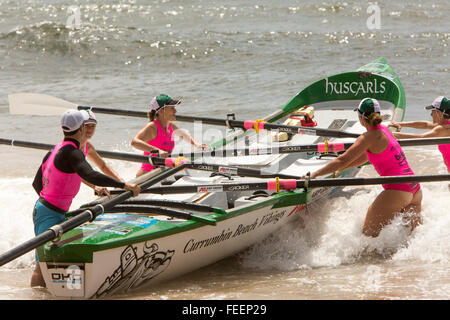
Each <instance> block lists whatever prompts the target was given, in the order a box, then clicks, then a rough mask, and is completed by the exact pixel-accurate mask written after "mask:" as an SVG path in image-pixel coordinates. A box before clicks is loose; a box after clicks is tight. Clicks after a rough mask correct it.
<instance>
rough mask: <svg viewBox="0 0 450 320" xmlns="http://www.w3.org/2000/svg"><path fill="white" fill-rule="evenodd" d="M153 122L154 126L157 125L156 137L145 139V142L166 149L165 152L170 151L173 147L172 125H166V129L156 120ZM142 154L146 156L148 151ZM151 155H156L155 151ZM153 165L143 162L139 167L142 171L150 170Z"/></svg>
mask: <svg viewBox="0 0 450 320" xmlns="http://www.w3.org/2000/svg"><path fill="white" fill-rule="evenodd" d="M153 122H154V123H156V127H157V130H158V131H157V134H156V138H154V139H153V140H150V141H147V143H148V144H149V145H151V146H154V147H156V148H158V149H161V150H164V151H167V152H172V150H173V148H174V147H175V141H174V137H173V130H172V127H171V126H170V124H169V126H168V127H167V131H166V130H164V128H163V127H162V126H161V124H160V123H159V122H158V120H153ZM144 155H146V156H148V155H150V152H147V151H145V152H144ZM152 156H157V153H153V154H152ZM153 168H154V166H152V165H151V164H149V163H143V164H142V166H141V169H142V170H143V171H151V170H153Z"/></svg>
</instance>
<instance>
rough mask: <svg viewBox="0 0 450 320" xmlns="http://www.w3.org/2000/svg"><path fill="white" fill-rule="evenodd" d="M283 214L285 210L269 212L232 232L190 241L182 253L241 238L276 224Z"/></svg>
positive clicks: (230, 230) (222, 232)
mask: <svg viewBox="0 0 450 320" xmlns="http://www.w3.org/2000/svg"><path fill="white" fill-rule="evenodd" d="M285 214H286V210H282V211H271V212H269V213H267V214H265V215H263V216H262V217H258V218H256V219H255V220H253V221H252V222H251V223H248V224H243V223H241V224H239V225H238V226H237V227H236V228H235V229H234V230H232V229H230V228H227V229H226V230H225V229H223V230H222V231H221V233H219V234H217V235H215V236H212V237H209V238H206V239H202V240H196V239H190V240H189V241H188V242H186V245H185V246H184V250H183V253H189V252H193V251H196V250H200V249H202V248H206V247H209V246H213V245H216V244H219V243H221V242H223V241H226V240H228V239H232V238H236V237H239V236H242V235H244V234H247V233H249V232H252V231H254V230H256V229H258V228H261V227H263V226H266V225H269V224H276V223H278V222H279V221H280V220H281V218H283V217H284V216H285Z"/></svg>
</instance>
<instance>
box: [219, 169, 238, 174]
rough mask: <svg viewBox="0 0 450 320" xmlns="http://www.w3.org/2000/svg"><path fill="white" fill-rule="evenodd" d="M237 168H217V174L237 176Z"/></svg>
mask: <svg viewBox="0 0 450 320" xmlns="http://www.w3.org/2000/svg"><path fill="white" fill-rule="evenodd" d="M237 171H238V169H237V168H229V167H219V172H220V173H226V174H231V175H237Z"/></svg>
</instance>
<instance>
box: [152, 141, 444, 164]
mask: <svg viewBox="0 0 450 320" xmlns="http://www.w3.org/2000/svg"><path fill="white" fill-rule="evenodd" d="M397 141H398V143H399V144H400V145H401V146H402V147H411V146H425V145H436V144H450V137H448V138H420V139H400V140H397ZM352 145H353V142H345V143H342V142H327V141H326V142H325V143H318V144H304V145H291V146H276V147H269V148H234V149H229V148H228V149H219V150H212V151H204V152H191V153H183V152H180V153H177V154H171V155H170V156H171V157H180V156H181V157H186V158H191V159H195V158H203V157H230V156H256V155H271V154H288V153H302V152H319V153H328V152H341V151H345V150H347V149H348V148H350V147H351V146H352ZM155 152H156V150H155Z"/></svg>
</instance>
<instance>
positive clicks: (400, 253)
mask: <svg viewBox="0 0 450 320" xmlns="http://www.w3.org/2000/svg"><path fill="white" fill-rule="evenodd" d="M410 153H411V151H410ZM413 153H414V154H413V155H412V156H411V154H410V158H415V159H416V160H417V159H421V158H423V157H427V159H428V164H429V165H428V166H427V167H426V168H423V166H422V167H421V169H420V170H415V171H416V174H437V173H440V172H441V171H443V170H444V167H443V163H442V160H441V156H440V154H439V153H438V152H435V151H430V152H427V153H426V155H425V154H424V153H423V151H421V152H420V153H415V152H414V151H413ZM408 159H409V158H408ZM430 160H431V162H430ZM410 162H411V161H410ZM419 163H420V162H414V164H415V165H414V166H413V167H417V168H418V167H419ZM422 163H423V162H422ZM435 169H437V170H438V172H436V171H434V170H435ZM417 171H418V172H417ZM373 173H374V170H373V168H368V169H366V170H363V171H362V174H361V175H362V176H373ZM447 185H448V183H447V182H433V183H422V184H421V186H422V190H423V201H422V216H423V224H422V225H420V226H419V227H417V228H416V229H415V230H414V231H413V232H412V234H410V235H409V231H408V230H407V228H405V227H404V226H403V224H402V219H401V218H400V217H398V218H395V219H394V220H393V221H392V223H391V224H390V225H388V226H386V227H385V228H384V229H383V230H382V231H381V233H380V235H379V236H378V237H377V238H369V237H366V236H364V235H363V234H362V226H363V223H364V219H365V215H366V212H367V209H368V207H369V205H370V204H371V203H372V202H373V200H374V199H375V197H376V196H377V195H378V194H379V193H380V192H381V191H382V188H381V187H380V186H366V187H346V188H344V189H343V190H342V191H340V192H337V194H336V195H335V196H334V197H333V198H332V199H330V201H329V202H327V203H323V204H321V205H314V204H313V205H310V207H309V212H308V213H306V214H305V215H304V216H303V217H302V218H301V219H299V221H297V222H296V223H293V224H290V225H285V226H283V227H282V228H281V229H280V230H279V231H278V232H277V233H276V234H274V235H271V236H270V237H269V238H268V239H266V240H265V241H263V242H262V243H260V244H257V245H255V246H253V247H252V248H250V249H249V250H247V251H246V252H245V253H243V254H241V261H242V264H243V266H244V267H248V268H255V269H264V270H271V269H276V270H296V269H300V268H315V267H335V266H338V265H343V264H351V263H355V262H358V261H362V260H365V259H369V260H370V259H379V258H383V259H392V261H406V260H413V261H414V260H415V261H422V262H432V263H448V261H449V260H450V215H449V210H448V203H449V199H450V190H449V189H448V187H447Z"/></svg>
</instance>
